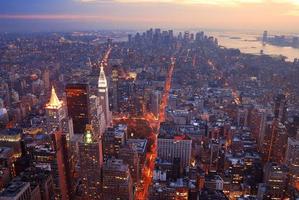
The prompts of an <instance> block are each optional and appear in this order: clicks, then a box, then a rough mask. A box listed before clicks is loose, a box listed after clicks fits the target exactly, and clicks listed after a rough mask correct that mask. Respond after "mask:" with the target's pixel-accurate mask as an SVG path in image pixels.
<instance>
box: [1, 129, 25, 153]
mask: <svg viewBox="0 0 299 200" xmlns="http://www.w3.org/2000/svg"><path fill="white" fill-rule="evenodd" d="M22 133H23V131H22V129H17V128H9V129H3V130H1V131H0V146H1V147H10V148H12V149H13V157H14V158H18V157H20V156H21V152H22V150H21V139H22V138H21V136H22Z"/></svg>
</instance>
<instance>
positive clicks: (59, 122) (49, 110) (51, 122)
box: [46, 87, 73, 136]
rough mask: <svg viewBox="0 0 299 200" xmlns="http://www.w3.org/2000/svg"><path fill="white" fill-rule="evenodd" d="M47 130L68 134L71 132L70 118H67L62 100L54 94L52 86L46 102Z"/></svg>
mask: <svg viewBox="0 0 299 200" xmlns="http://www.w3.org/2000/svg"><path fill="white" fill-rule="evenodd" d="M46 115H47V130H48V132H49V133H51V132H52V131H62V132H65V133H67V134H68V136H69V135H72V134H73V130H72V120H71V119H68V118H67V111H66V107H65V104H64V103H63V101H60V100H59V99H58V97H57V95H56V92H55V89H54V87H52V90H51V97H50V100H49V103H48V104H46Z"/></svg>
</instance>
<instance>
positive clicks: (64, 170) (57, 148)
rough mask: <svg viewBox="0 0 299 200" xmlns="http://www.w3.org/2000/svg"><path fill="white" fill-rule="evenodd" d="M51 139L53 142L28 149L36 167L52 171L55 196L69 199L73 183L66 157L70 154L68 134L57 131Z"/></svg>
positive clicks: (64, 199)
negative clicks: (67, 141) (67, 140)
mask: <svg viewBox="0 0 299 200" xmlns="http://www.w3.org/2000/svg"><path fill="white" fill-rule="evenodd" d="M51 139H52V142H51V144H46V143H45V144H41V145H37V144H32V145H31V146H32V148H31V149H28V150H29V152H30V156H31V158H32V163H33V164H34V166H35V167H37V168H42V169H47V170H49V171H50V173H51V175H52V178H53V185H54V195H55V198H56V199H62V200H66V199H69V188H70V186H69V184H70V183H71V180H70V176H69V174H68V172H69V170H68V169H69V167H68V162H67V157H66V155H67V154H68V152H67V147H66V136H65V134H62V133H61V132H55V133H52V134H51Z"/></svg>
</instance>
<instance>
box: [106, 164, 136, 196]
mask: <svg viewBox="0 0 299 200" xmlns="http://www.w3.org/2000/svg"><path fill="white" fill-rule="evenodd" d="M103 199H122V200H133V181H132V177H131V174H130V170H129V167H128V165H127V164H124V163H123V160H119V159H109V160H107V161H106V163H105V164H104V166H103Z"/></svg>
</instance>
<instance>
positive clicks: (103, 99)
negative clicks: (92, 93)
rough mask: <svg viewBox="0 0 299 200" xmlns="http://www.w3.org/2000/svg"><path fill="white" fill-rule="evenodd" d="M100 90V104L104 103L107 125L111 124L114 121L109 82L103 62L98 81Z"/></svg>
mask: <svg viewBox="0 0 299 200" xmlns="http://www.w3.org/2000/svg"><path fill="white" fill-rule="evenodd" d="M98 91H99V97H100V105H102V108H103V111H104V114H105V120H106V125H107V126H110V124H111V121H112V113H111V111H110V109H109V97H108V84H107V79H106V76H105V72H104V67H103V64H101V71H100V76H99V81H98Z"/></svg>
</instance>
